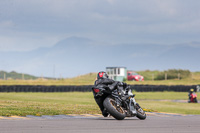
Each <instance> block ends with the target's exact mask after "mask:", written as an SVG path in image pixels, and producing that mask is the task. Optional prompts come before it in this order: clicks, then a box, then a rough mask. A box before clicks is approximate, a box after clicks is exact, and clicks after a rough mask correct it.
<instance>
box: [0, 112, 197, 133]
mask: <svg viewBox="0 0 200 133" xmlns="http://www.w3.org/2000/svg"><path fill="white" fill-rule="evenodd" d="M147 115H148V116H147V119H146V120H139V119H137V118H136V117H133V118H126V119H124V120H121V121H119V120H115V119H114V118H113V117H108V118H104V117H102V116H101V115H89V114H83V115H58V116H41V117H35V116H27V117H17V116H12V117H0V132H1V133H102V132H103V133H112V132H114V133H122V132H123V133H133V132H135V133H136V132H138V133H199V132H200V125H199V124H200V115H180V114H165V113H147Z"/></svg>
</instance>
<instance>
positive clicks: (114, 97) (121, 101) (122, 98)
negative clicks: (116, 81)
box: [92, 85, 146, 120]
mask: <svg viewBox="0 0 200 133" xmlns="http://www.w3.org/2000/svg"><path fill="white" fill-rule="evenodd" d="M92 90H93V94H94V97H101V98H103V106H104V108H105V109H106V111H107V112H108V113H109V114H110V115H111V116H113V117H114V118H115V119H117V120H123V119H124V118H125V117H134V116H136V117H137V118H139V119H141V120H144V119H146V113H145V111H143V109H142V108H141V107H140V105H139V104H138V103H136V102H135V99H134V97H135V95H133V94H132V92H131V89H130V86H127V88H125V89H124V88H123V86H117V89H115V90H113V91H110V89H109V87H108V86H106V85H98V86H95V87H93V88H92ZM133 107H134V109H135V112H134V113H133V111H132V108H133Z"/></svg>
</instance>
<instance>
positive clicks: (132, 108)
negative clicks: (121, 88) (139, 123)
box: [129, 97, 137, 115]
mask: <svg viewBox="0 0 200 133" xmlns="http://www.w3.org/2000/svg"><path fill="white" fill-rule="evenodd" d="M129 108H130V112H131V114H132V115H136V114H137V111H136V101H135V98H133V97H132V98H130V101H129Z"/></svg>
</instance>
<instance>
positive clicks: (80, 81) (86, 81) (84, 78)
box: [0, 73, 200, 85]
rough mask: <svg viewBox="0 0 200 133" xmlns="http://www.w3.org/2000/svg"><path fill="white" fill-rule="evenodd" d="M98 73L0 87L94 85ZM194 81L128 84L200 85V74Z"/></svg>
mask: <svg viewBox="0 0 200 133" xmlns="http://www.w3.org/2000/svg"><path fill="white" fill-rule="evenodd" d="M96 75H97V73H89V74H86V75H81V76H78V77H74V78H69V79H62V80H47V79H37V80H0V85H93V84H94V81H95V79H96ZM193 77H194V78H193V79H182V80H154V81H152V80H145V81H139V82H136V81H126V83H128V84H131V85H135V84H137V85H138V84H144V85H198V84H200V74H199V73H195V74H194V76H193Z"/></svg>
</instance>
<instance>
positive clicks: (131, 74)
mask: <svg viewBox="0 0 200 133" xmlns="http://www.w3.org/2000/svg"><path fill="white" fill-rule="evenodd" d="M127 79H128V80H135V81H144V77H143V76H141V75H139V74H137V73H136V72H133V71H128V72H127Z"/></svg>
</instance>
